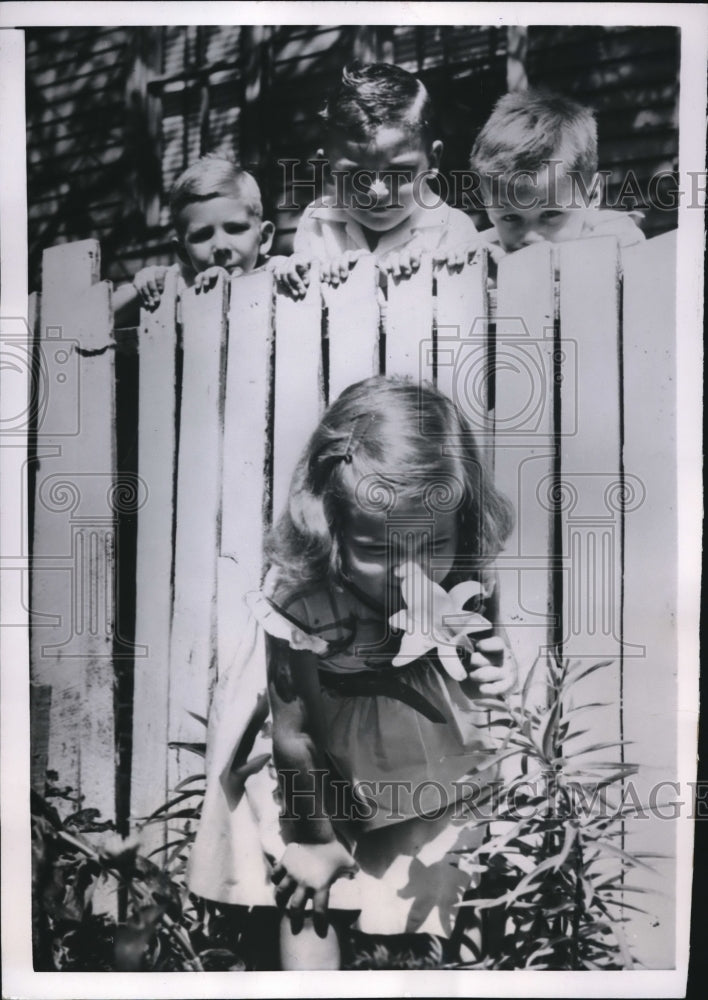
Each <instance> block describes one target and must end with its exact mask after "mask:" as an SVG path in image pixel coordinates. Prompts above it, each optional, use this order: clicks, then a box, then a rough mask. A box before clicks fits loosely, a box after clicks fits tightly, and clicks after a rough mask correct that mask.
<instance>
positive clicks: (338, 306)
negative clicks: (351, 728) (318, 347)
mask: <svg viewBox="0 0 708 1000" xmlns="http://www.w3.org/2000/svg"><path fill="white" fill-rule="evenodd" d="M322 291H323V294H324V298H325V303H326V306H327V339H328V347H329V355H328V357H329V378H328V395H327V398H328V399H329V402H330V403H332V402H334V400H335V399H336V398H337V396H339V394H340V393H341V392H342V390H343V389H346V388H347V386H349V385H352V384H353V383H355V382H359V381H361V379H365V378H369V376H371V375H375V374H377V373H378V370H379V320H380V312H379V304H378V271H377V270H376V258H375V257H374V256H373V255H371V256H367V257H361V258H360V259H359V260H358V261H357V262H356V264H355V265H354V267H353V269H352V270H351V271H350V273H349V277H348V278H347V280H346V281H345V282H343V283H342V284H341V285H339V286H338V287H337V288H332V287H331V286H328V285H324V286H323V288H322Z"/></svg>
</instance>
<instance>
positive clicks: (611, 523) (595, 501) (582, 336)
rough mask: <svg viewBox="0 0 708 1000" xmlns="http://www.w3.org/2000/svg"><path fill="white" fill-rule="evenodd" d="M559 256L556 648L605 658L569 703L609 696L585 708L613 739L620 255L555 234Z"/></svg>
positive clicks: (603, 736) (617, 685)
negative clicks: (559, 620)
mask: <svg viewBox="0 0 708 1000" xmlns="http://www.w3.org/2000/svg"><path fill="white" fill-rule="evenodd" d="M559 257H560V333H561V339H560V342H559V352H560V354H559V358H558V362H559V374H560V377H561V379H562V381H561V383H560V384H561V397H562V398H561V480H560V483H561V485H560V493H561V498H560V508H561V509H560V518H561V552H562V557H563V637H562V648H563V653H564V655H566V656H568V657H570V658H571V659H574V658H576V657H581V658H588V657H589V658H593V659H595V660H597V661H600V660H604V659H611V660H612V661H613V662H612V664H611V665H610V666H608V667H606V668H605V669H603V670H602V671H600V672H596V673H594V674H592V675H590V676H588V677H587V678H585V679H584V680H583V681H581V682H580V683H579V685H578V687H577V691H576V696H577V700H578V704H582V703H587V702H593V701H609V702H611V705H609V706H608V707H606V708H603V709H602V710H600V709H598V710H596V711H595V712H594V714H593V718H592V726H593V735H596V736H597V740H595V742H601V741H609V740H613V739H617V734H618V732H619V731H620V694H621V689H622V677H621V669H622V664H621V651H622V635H621V607H620V600H621V581H622V548H621V540H622V522H621V507H620V505H619V503H618V497H619V492H620V491H621V489H622V485H623V471H622V464H621V462H622V456H621V426H620V407H621V400H620V393H621V384H620V359H619V352H618V350H617V345H618V343H619V334H620V326H619V259H618V250H617V244H616V241H615V240H614V239H613V238H612V237H606V238H600V239H593V240H578V241H576V242H572V243H564V244H561V246H560V247H559ZM579 372H582V379H580V378H578V373H579ZM600 400H601V405H598V403H599V402H600Z"/></svg>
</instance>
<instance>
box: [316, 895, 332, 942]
mask: <svg viewBox="0 0 708 1000" xmlns="http://www.w3.org/2000/svg"><path fill="white" fill-rule="evenodd" d="M328 908H329V888H327V889H320V890H319V891H318V892H316V893H315V895H314V896H313V899H312V924H313V926H314V928H315V933H316V934H317V936H318V937H321V938H324V937H327V928H328V925H329V919H328V915H327V910H328Z"/></svg>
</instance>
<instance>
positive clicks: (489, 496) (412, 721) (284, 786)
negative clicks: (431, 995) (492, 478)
mask: <svg viewBox="0 0 708 1000" xmlns="http://www.w3.org/2000/svg"><path fill="white" fill-rule="evenodd" d="M510 528H511V511H510V507H509V504H508V502H507V501H506V500H505V498H503V497H502V496H501V495H500V494H499V493H497V492H496V490H495V489H494V488H493V486H492V485H491V483H490V482H489V480H488V479H487V477H486V474H485V472H484V469H483V467H482V463H481V461H480V456H479V453H478V451H477V448H476V445H475V442H474V440H473V437H472V434H471V432H470V430H469V427H468V426H467V425H466V423H465V421H464V420H463V418H462V417H461V416H460V414H459V412H458V410H457V409H456V407H455V406H454V405H453V404H452V403H451V402H450V400H449V399H447V397H445V396H443V395H442V394H441V393H438V392H437V391H436V390H434V389H432V388H428V387H424V386H420V385H416V384H413V383H410V382H407V381H403V380H396V379H393V378H386V377H383V376H377V377H374V378H371V379H368V380H366V381H364V382H361V383H359V384H357V385H355V386H352V387H350V388H349V389H347V390H346V391H345V392H344V393H342V395H341V396H340V397H339V398H338V399H337V401H336V402H335V403H334V404H333V405H332V406H331V407H330V408H329V410H328V411H327V412H326V414H325V415H324V417H323V419H322V421H321V423H320V426H319V427H318V428H317V430H316V431H315V433H314V434H313V436H312V438H311V440H310V442H309V445H308V447H307V449H306V451H305V454H304V455H303V457H302V459H301V460H300V462H299V465H298V467H297V470H296V472H295V475H294V477H293V482H292V485H291V490H290V495H289V501H288V506H287V510H286V512H285V513H284V514H283V516H282V518H281V519H280V522H279V523H278V525H277V527H276V528H275V530H274V532H273V533H272V536H271V539H270V542H269V546H268V553H269V557H270V563H271V567H272V569H271V571H270V574H269V580H268V585H267V587H266V588H265V590H266V593H261V594H258V595H251V596H250V598H249V601H250V605H251V608H252V611H253V615H254V619H255V620H257V621H258V622H259V624H260V626H261V627H262V629H263V630H264V631H265V633H266V646H267V673H268V683H267V690H268V699H269V702H270V707H271V710H272V755H273V761H274V763H275V767H276V768H277V778H278V781H277V789H276V787H275V783H274V781H273V777H274V775H273V773H272V772H269V763H270V761H269V752H270V749H271V744H270V737H271V727H270V726H269V725H268V723H267V722H266V724H265V725H263V722H264V719H265V715H266V712H267V709H266V704H265V700H264V699H263V698H261V699H260V700H259V698H258V679H257V677H256V674H255V672H254V670H253V668H252V667H251V668H249V669H241V670H240V671H238V670H237V671H233V672H232V677H231V678H230V679H228V678H227V680H226V682H225V685H224V688H223V691H222V693H221V695H219V696H217V698H216V699H215V709H216V710H215V716H214V719H212V720H211V722H210V725H211V726H212V744H213V745H212V747H211V756H212V759H211V762H210V764H209V773H210V775H211V776H212V777H211V778H210V780H209V781H208V783H207V796H206V799H205V803H204V811H203V814H202V822H201V826H200V830H199V834H198V837H197V842H196V844H195V848H194V852H193V856H192V872H191V889H192V891H194V892H196V893H197V894H199V895H204V896H207V897H208V898H213V899H218V900H221V901H223V902H230V903H241V904H246V905H250V906H258V905H268V903H270V904H271V905H272V903H273V902H275V903H277V905H278V906H279V907H281V908H285V909H286V910H287V913H288V915H289V917H290V921H289V922H288V921H283V925H282V931H281V961H282V967H283V968H289V969H296V968H300V969H308V968H309V969H314V968H338V967H339V951H338V948H339V945H338V936H337V931H338V930H339V929H341V927H343V926H344V925H346V924H349V925H350V926H353V927H356V928H357V929H358V930H360V931H363V932H364V933H367V934H402V933H408V934H410V933H428V934H435V935H438V936H440V937H443V938H449V937H450V935H451V933H452V930H453V926H454V923H455V917H456V913H457V910H456V904H457V903H459V902H460V900H461V899H462V896H463V894H464V892H465V891H466V890H467V889H468V888H469V886H470V875H469V873H466V872H465V868H464V863H463V861H461V858H462V855H463V854H464V852H465V851H466V850H472V849H474V848H475V847H476V846H478V844H479V843H480V840H481V838H482V836H483V833H484V829H483V827H481V826H480V825H479V823H474V822H472V821H471V820H470V813H469V811H468V810H465V808H464V803H463V800H464V799H465V797H468V796H469V795H470V794H472V793H473V792H474V791H475V790H476V791H479V789H480V786H481V785H483V784H484V783H486V782H487V781H489V780H490V779H491V778H492V777H493V776H494V775H493V768H491V767H487V766H485V765H486V764H487V763H488V760H489V742H488V738H487V734H486V731H485V711H486V709H483V708H477V707H476V706H475V699H476V698H477V697H489V696H491V695H495V694H500V693H503V692H505V691H507V690H509V689H510V687H511V686H512V684H513V680H514V676H513V668H512V664H511V662H510V656H509V654H508V652H507V651H506V649H505V647H504V644H503V642H502V641H501V639H500V638H499V637H496V636H494V635H491V634H490V633H491V625H490V622H489V621H488V620H487V619H486V618H484V617H483V615H482V614H481V613H480V612H482V611H484V612H485V613H486V614H490V608H492V605H493V601H492V590H493V575H492V573H491V570H490V565H491V562H492V560H493V558H494V556H495V555H496V554H497V552H498V551H499V549H500V548H501V546H502V543H503V541H504V539H505V538H506V536H507V534H508V532H509V530H510ZM470 600H472V604H473V606H472V607H470ZM261 638H262V635H261ZM248 642H249V643H254V642H255V643H256V644H257V643H258V630H257V629H254V630H253V631H252V632H251V634H250V635H249V637H248ZM253 662H254V661H253V660H251V663H253ZM247 704H249V705H251V704H252V705H255V706H256V707H255V710H254V712H253V713H252V715H251V716H250V718H248V719H246V720H244V722H242V723H241V725H238V724H236V722H235V716H238V714H239V707H238V706H239V705H241V706H244V705H247ZM241 714H243V713H241ZM259 726H260V732H258V730H259ZM257 733H258V735H256V734H257ZM234 748H235V749H234ZM264 859H265V862H264ZM269 882H270V883H272V885H271V886H270V888H269ZM273 886H274V891H273ZM310 900H312V912H311V913H310V911H309V909H308V904H309V901H310Z"/></svg>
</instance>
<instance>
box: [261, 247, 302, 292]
mask: <svg viewBox="0 0 708 1000" xmlns="http://www.w3.org/2000/svg"><path fill="white" fill-rule="evenodd" d="M311 266H312V261H310V260H309V259H308V258H307V257H303V255H302V254H297V253H294V254H292V256H290V257H271V259H270V260H269V261H268V267H269V268H270V270H271V271H272V272H273V274H274V275H275V280H276V282H277V284H278V288H279V289H280V290H281V291H284V292H287V294H288V295H290V296H292V298H294V299H304V298H305V295H306V294H307V289H308V288H309V286H310V268H311Z"/></svg>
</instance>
